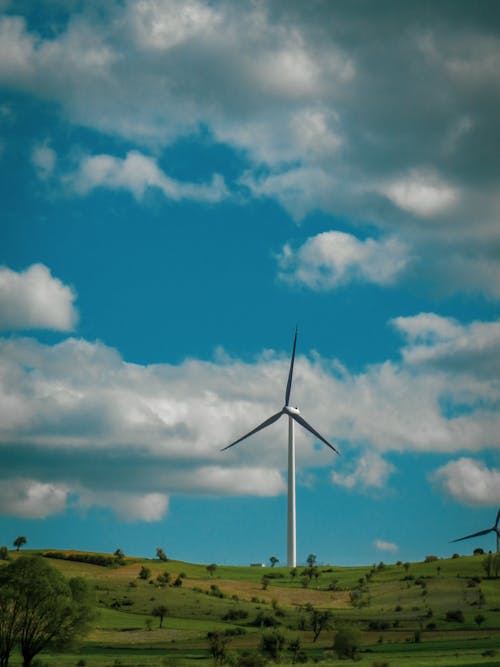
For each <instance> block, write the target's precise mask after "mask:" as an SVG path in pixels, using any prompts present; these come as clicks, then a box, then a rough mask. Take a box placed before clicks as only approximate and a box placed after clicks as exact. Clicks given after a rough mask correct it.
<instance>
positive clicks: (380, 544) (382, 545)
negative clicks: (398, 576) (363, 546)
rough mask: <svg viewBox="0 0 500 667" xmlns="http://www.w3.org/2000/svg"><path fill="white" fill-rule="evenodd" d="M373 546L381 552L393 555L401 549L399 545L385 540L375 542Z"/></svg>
mask: <svg viewBox="0 0 500 667" xmlns="http://www.w3.org/2000/svg"><path fill="white" fill-rule="evenodd" d="M373 546H374V547H375V549H378V550H379V551H390V552H392V553H394V552H395V551H398V548H399V547H398V545H397V544H394V542H386V541H385V540H375V542H374V543H373Z"/></svg>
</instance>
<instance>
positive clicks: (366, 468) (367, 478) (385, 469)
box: [331, 452, 396, 489]
mask: <svg viewBox="0 0 500 667" xmlns="http://www.w3.org/2000/svg"><path fill="white" fill-rule="evenodd" d="M347 467H348V468H350V471H349V472H347V473H344V472H337V471H333V472H332V473H331V479H332V482H333V483H334V484H337V485H338V486H343V487H345V488H347V489H352V488H354V487H361V488H376V489H382V488H384V487H386V485H387V480H388V479H389V476H390V475H391V474H392V473H393V472H395V470H396V468H395V467H394V466H393V465H392V463H389V462H388V461H385V460H384V459H383V458H381V457H380V456H379V454H377V453H374V452H367V453H365V454H363V455H362V456H360V457H359V459H358V460H357V461H355V462H354V465H350V466H347Z"/></svg>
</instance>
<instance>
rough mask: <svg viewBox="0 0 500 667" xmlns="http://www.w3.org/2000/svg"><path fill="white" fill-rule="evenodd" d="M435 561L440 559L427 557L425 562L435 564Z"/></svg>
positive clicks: (431, 556)
mask: <svg viewBox="0 0 500 667" xmlns="http://www.w3.org/2000/svg"><path fill="white" fill-rule="evenodd" d="M435 560H439V559H438V557H437V556H433V555H430V556H426V557H425V561H424V562H425V563H433V562H434V561H435Z"/></svg>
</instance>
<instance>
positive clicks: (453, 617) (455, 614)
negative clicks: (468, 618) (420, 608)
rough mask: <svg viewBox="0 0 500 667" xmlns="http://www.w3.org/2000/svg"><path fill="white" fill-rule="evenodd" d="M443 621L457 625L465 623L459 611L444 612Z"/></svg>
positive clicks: (462, 613)
mask: <svg viewBox="0 0 500 667" xmlns="http://www.w3.org/2000/svg"><path fill="white" fill-rule="evenodd" d="M445 619H446V620H447V621H456V622H457V623H463V622H464V621H465V618H464V612H463V611H462V610H461V609H451V610H450V611H447V612H446V617H445Z"/></svg>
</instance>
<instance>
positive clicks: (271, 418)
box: [221, 410, 283, 452]
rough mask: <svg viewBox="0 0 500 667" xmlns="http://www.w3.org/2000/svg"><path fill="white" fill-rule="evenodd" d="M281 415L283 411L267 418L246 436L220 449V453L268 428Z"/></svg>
mask: <svg viewBox="0 0 500 667" xmlns="http://www.w3.org/2000/svg"><path fill="white" fill-rule="evenodd" d="M282 414H283V410H281V411H280V412H277V413H276V414H275V415H273V416H272V417H269V419H266V420H265V421H263V422H262V424H259V425H258V426H256V427H255V428H254V429H252V430H251V431H249V432H248V433H247V434H246V435H242V436H241V438H238V440H235V441H234V442H232V443H231V444H230V445H227V447H224V448H223V449H221V452H224V451H225V450H226V449H229V448H230V447H234V445H237V444H238V443H239V442H241V441H242V440H245V438H249V437H250V436H251V435H253V434H254V433H257V431H261V430H262V429H263V428H266V426H270V425H271V424H274V422H275V421H278V419H279V418H280V417H281V415H282Z"/></svg>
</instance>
